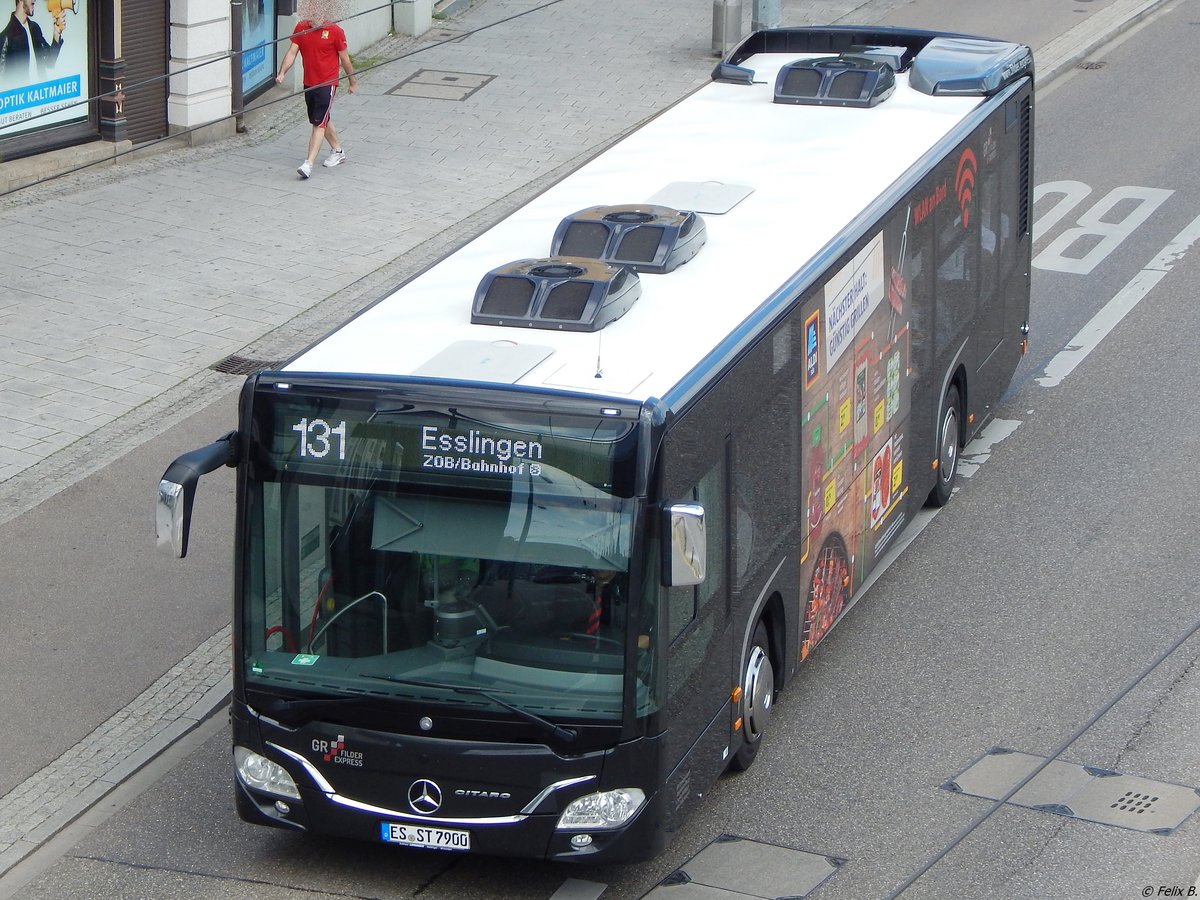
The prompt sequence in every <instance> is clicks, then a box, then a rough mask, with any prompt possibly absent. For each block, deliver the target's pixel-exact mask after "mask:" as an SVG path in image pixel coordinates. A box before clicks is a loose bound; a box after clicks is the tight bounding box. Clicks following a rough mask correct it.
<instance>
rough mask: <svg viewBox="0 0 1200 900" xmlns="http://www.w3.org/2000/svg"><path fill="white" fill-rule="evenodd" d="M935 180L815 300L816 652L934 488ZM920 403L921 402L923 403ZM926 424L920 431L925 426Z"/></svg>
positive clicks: (808, 640) (809, 609) (809, 645)
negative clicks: (927, 278) (927, 291)
mask: <svg viewBox="0 0 1200 900" xmlns="http://www.w3.org/2000/svg"><path fill="white" fill-rule="evenodd" d="M940 196H941V194H940V192H939V191H938V190H937V189H936V186H935V187H932V188H931V187H929V186H927V185H926V184H923V185H922V186H921V188H920V189H918V191H916V192H914V195H913V196H911V197H910V198H909V199H908V200H907V201H906V202H903V203H901V204H900V205H899V206H898V207H897V208H896V209H895V210H894V211H893V212H892V213H891V214H890V215H889V216H888V218H887V219H886V220H885V222H884V223H883V225H882V227H881V228H880V229H879V230H877V231H875V232H874V233H873V234H871V235H869V236H868V238H867V239H866V240H865V242H862V243H860V244H859V245H858V246H857V248H856V250H855V251H854V253H853V255H851V256H849V257H848V258H844V259H843V260H842V261H841V263H840V264H839V265H837V266H834V267H833V269H832V270H831V274H830V276H829V277H828V278H827V279H826V280H825V281H824V283H823V284H821V285H819V286H818V287H817V289H816V290H815V291H814V292H813V293H812V294H811V295H810V296H809V297H808V298H807V299H806V301H805V303H804V305H803V307H802V310H801V316H802V320H803V328H804V353H805V358H804V369H803V371H804V400H803V404H802V415H801V427H802V429H803V438H802V441H801V447H802V451H803V452H802V460H801V465H802V468H803V472H804V501H803V509H804V520H803V530H804V538H803V540H802V543H801V550H800V565H801V570H800V576H801V580H800V598H799V599H800V608H801V634H800V643H799V647H798V650H799V658H800V659H801V660H803V659H805V658H806V657H807V656H808V654H809V653H810V652H812V650H813V648H814V647H816V645H817V644H818V643H819V642H820V640H821V639H822V638H823V637H824V636H825V635H826V634H827V633H828V631H829V629H830V628H831V627H832V625H833V623H834V621H835V620H836V619H837V617H838V616H839V615H840V614H841V612H842V610H843V609H844V608H845V606H846V604H847V603H848V602H849V600H850V598H851V597H852V596H853V593H854V591H855V590H856V588H857V586H858V585H859V584H861V583H862V582H863V580H864V579H865V578H866V577H867V575H868V574H869V573H870V571H871V569H872V568H873V567H874V565H875V562H876V560H877V559H879V557H880V556H881V555H882V554H883V553H884V552H885V551H886V550H887V548H888V547H889V546H890V545H891V543H892V542H893V540H894V539H895V537H896V535H897V534H899V533H900V531H901V530H902V529H903V527H904V525H905V524H906V523H907V522H908V520H909V518H910V517H911V512H910V509H913V508H915V507H913V504H914V503H915V504H916V506H919V505H920V504H921V503H922V502H923V501H924V498H925V496H926V495H927V494H928V491H929V486H930V483H931V479H930V477H929V475H928V468H929V460H928V454H927V453H926V452H925V451H924V448H925V447H926V441H925V437H926V435H927V433H928V428H929V426H928V424H927V423H928V421H929V419H928V418H926V416H927V412H926V409H925V407H926V404H920V403H919V402H918V401H919V398H921V397H923V396H925V395H926V394H927V393H929V392H931V391H932V390H933V389H932V388H931V386H930V382H931V381H932V380H933V377H934V373H932V372H930V371H929V369H928V358H929V352H928V343H929V342H928V338H927V337H926V329H927V327H928V326H927V321H928V316H929V309H928V307H929V298H928V297H927V296H923V295H922V294H920V293H918V292H917V291H918V290H920V291H922V292H923V291H924V281H923V280H922V276H924V275H925V273H926V270H927V268H928V254H927V253H925V252H924V247H925V246H926V245H927V244H928V233H929V231H930V221H929V213H930V211H931V210H932V208H933V205H934V203H935V202H937V198H939V197H940ZM914 406H916V409H914ZM914 431H915V432H916V433H914Z"/></svg>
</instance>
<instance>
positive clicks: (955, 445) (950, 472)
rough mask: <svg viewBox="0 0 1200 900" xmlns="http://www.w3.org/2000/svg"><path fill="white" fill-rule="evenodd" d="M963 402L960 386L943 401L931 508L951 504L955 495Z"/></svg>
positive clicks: (949, 392) (948, 390)
mask: <svg viewBox="0 0 1200 900" xmlns="http://www.w3.org/2000/svg"><path fill="white" fill-rule="evenodd" d="M960 415H961V401H960V400H959V395H958V385H954V384H952V385H950V387H948V388H946V397H945V399H944V400H942V413H941V416H940V417H939V418H938V468H937V483H936V484H935V485H934V486H933V490H932V491H930V492H929V505H930V506H945V505H946V504H947V503H949V502H950V495H951V494H952V493H954V482H955V479H956V478H957V477H958V450H959V437H960V435H961V433H962V429H961V426H960V425H959V416H960Z"/></svg>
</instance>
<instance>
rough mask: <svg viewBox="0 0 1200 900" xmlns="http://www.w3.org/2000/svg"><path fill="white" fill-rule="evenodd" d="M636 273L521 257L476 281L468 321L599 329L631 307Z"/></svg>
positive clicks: (596, 263)
mask: <svg viewBox="0 0 1200 900" xmlns="http://www.w3.org/2000/svg"><path fill="white" fill-rule="evenodd" d="M641 292H642V286H641V282H640V281H639V280H638V276H637V273H636V272H634V271H633V270H632V269H630V268H628V267H626V266H618V265H610V264H609V263H606V262H602V261H600V260H595V259H581V258H574V257H567V256H555V257H552V258H550V259H522V260H518V261H516V262H511V263H508V264H507V265H504V266H500V267H499V268H497V269H493V270H492V271H490V272H488V273H487V275H485V276H484V277H483V280H482V281H481V282H479V287H478V288H477V289H476V291H475V302H474V303H473V304H472V306H471V322H472V323H474V324H477V325H508V326H511V327H516V328H543V329H548V330H552V331H599V330H600V329H601V328H603V327H604V326H605V325H607V324H608V323H609V322H614V321H616V320H617V319H619V318H621V316H623V315H625V313H626V312H627V311H628V310H629V307H631V306H633V303H634V301H635V300H637V298H638V296H639V295H640V294H641Z"/></svg>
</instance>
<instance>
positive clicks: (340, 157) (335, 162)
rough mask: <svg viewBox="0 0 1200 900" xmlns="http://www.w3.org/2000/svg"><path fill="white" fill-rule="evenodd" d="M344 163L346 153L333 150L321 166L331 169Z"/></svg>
mask: <svg viewBox="0 0 1200 900" xmlns="http://www.w3.org/2000/svg"><path fill="white" fill-rule="evenodd" d="M345 161H346V151H345V150H334V151H333V152H332V153H330V154H329V158H328V159H326V160H325V162H323V163H321V165H323V166H324V167H325V168H327V169H332V168H333V167H334V166H340V165H341V164H342V163H344V162H345Z"/></svg>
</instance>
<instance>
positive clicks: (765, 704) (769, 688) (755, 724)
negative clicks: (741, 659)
mask: <svg viewBox="0 0 1200 900" xmlns="http://www.w3.org/2000/svg"><path fill="white" fill-rule="evenodd" d="M774 703H775V669H774V667H773V666H772V665H771V649H770V644H769V643H768V635H767V627H766V626H765V625H764V624H763V623H762V622H759V623H758V625H757V626H756V627H755V629H754V640H753V642H752V643H751V645H750V652H749V653H748V654H747V655H746V669H745V672H744V673H743V675H742V708H741V715H742V737H743V738H744V740H743V742H742V746H741V747H739V748H738V751H737V753H735V754H734V756H733V759H732V760H730V763H729V765H730V768H732V769H734V770H736V771H738V772H744V771H746V770H747V769H748V768H750V764H751V763H753V762H754V758H755V757H756V756H758V748H759V747H760V746H761V745H762V739H763V735H764V734H765V733H766V730H767V725H768V724H769V722H770V720H771V707H772V706H773V705H774Z"/></svg>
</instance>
